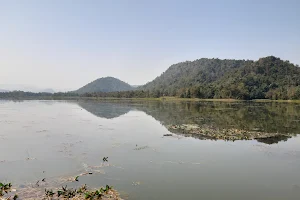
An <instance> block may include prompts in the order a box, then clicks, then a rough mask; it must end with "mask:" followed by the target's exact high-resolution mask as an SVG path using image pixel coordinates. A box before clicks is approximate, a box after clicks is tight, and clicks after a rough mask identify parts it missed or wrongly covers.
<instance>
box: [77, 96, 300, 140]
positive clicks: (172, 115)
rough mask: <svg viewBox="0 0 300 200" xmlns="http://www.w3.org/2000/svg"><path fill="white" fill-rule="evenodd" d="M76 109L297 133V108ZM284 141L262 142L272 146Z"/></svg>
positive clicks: (89, 104)
mask: <svg viewBox="0 0 300 200" xmlns="http://www.w3.org/2000/svg"><path fill="white" fill-rule="evenodd" d="M78 105H79V106H81V107H82V108H84V109H85V110H87V111H89V112H91V113H92V114H94V115H96V116H98V117H104V118H108V119H111V118H115V117H118V116H120V115H123V114H125V113H127V112H129V111H130V110H133V109H134V110H141V111H144V112H145V113H147V114H148V115H151V116H152V117H154V118H155V119H156V120H158V121H160V122H161V123H162V124H163V125H169V124H199V125H204V124H205V125H211V126H215V127H218V128H220V129H223V128H224V129H226V128H236V129H241V130H246V131H253V130H254V131H255V130H257V131H260V132H269V133H276V132H279V133H295V134H297V133H299V132H300V126H298V123H299V119H300V105H298V104H286V103H254V102H238V103H236V102H235V103H225V102H162V101H138V102H134V101H128V102H122V101H117V102H97V101H79V102H78ZM282 140H286V138H272V139H264V140H261V142H265V143H274V142H278V141H282Z"/></svg>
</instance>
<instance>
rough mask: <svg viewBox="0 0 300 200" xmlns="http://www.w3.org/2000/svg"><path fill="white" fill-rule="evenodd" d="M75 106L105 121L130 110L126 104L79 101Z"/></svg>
mask: <svg viewBox="0 0 300 200" xmlns="http://www.w3.org/2000/svg"><path fill="white" fill-rule="evenodd" d="M77 104H78V105H79V106H80V107H82V108H83V109H85V110H86V111H88V112H90V113H92V114H93V115H95V116H97V117H101V118H106V119H112V118H116V117H119V116H121V115H124V114H126V113H128V112H129V111H130V110H131V107H130V106H129V105H128V104H123V103H108V102H97V101H79V102H77Z"/></svg>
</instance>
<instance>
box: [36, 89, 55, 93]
mask: <svg viewBox="0 0 300 200" xmlns="http://www.w3.org/2000/svg"><path fill="white" fill-rule="evenodd" d="M39 92H45V93H52V94H53V93H55V91H54V90H53V89H51V88H46V89H42V90H40V91H39Z"/></svg>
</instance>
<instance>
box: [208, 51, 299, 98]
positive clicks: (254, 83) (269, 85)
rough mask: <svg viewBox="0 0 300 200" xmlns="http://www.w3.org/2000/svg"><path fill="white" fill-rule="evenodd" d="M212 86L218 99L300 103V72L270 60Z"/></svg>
mask: <svg viewBox="0 0 300 200" xmlns="http://www.w3.org/2000/svg"><path fill="white" fill-rule="evenodd" d="M213 86H214V87H215V91H216V93H215V95H216V96H217V97H219V98H228V97H229V98H230V97H231V98H237V99H264V98H266V99H300V68H299V66H298V65H294V64H292V63H290V62H289V61H283V60H280V59H279V58H276V57H274V56H269V57H265V58H261V59H259V60H258V61H256V62H253V63H248V64H247V65H246V66H244V67H242V68H240V69H237V70H233V71H230V72H228V73H227V74H226V75H225V76H224V77H222V78H221V79H220V80H218V81H217V82H215V83H214V84H213Z"/></svg>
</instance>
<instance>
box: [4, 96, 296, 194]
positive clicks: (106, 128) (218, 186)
mask: <svg viewBox="0 0 300 200" xmlns="http://www.w3.org/2000/svg"><path fill="white" fill-rule="evenodd" d="M299 122H300V107H299V105H298V104H283V103H282V104H276V103H214V102H201V103H187V102H181V103H180V102H179V103H170V102H169V103H166V102H165V103H164V102H141V101H139V102H95V101H70V102H66V101H20V102H13V101H0V181H10V182H12V183H13V185H16V186H18V185H20V186H22V185H28V184H34V183H36V181H37V180H41V179H42V178H45V177H46V180H47V181H48V182H49V183H46V184H49V185H47V187H50V186H51V183H56V184H60V183H62V182H61V180H64V179H67V178H68V177H75V176H76V175H78V174H80V173H84V172H89V171H93V172H94V173H93V175H87V176H81V177H80V181H79V183H70V185H71V186H73V187H76V186H79V185H81V184H83V183H87V184H88V185H89V186H95V187H98V186H102V185H106V184H109V185H113V186H114V188H115V189H117V190H118V191H119V192H120V193H121V194H122V196H123V197H124V198H126V199H133V200H137V199H139V200H152V199H153V200H154V199H163V200H168V199H172V200H179V199H180V200H182V199H204V200H209V199H211V200H219V199H223V200H235V199H236V200H238V199H243V200H248V199H249V200H254V199H256V200H268V199H270V200H271V199H272V200H276V199H280V200H281V199H297V200H298V199H300V137H298V136H297V134H298V133H300V123H299ZM183 123H190V124H195V123H197V124H210V125H213V126H216V127H221V128H228V127H231V128H237V129H244V130H259V131H268V132H285V133H293V134H294V135H295V136H294V137H293V138H290V139H282V140H281V139H278V140H275V141H255V140H253V141H235V142H225V141H211V140H200V139H197V138H193V137H184V136H182V135H174V136H173V137H163V135H164V134H168V133H170V132H169V131H168V130H167V129H166V127H165V125H169V124H183ZM104 156H108V160H109V162H108V163H106V164H105V165H104V164H103V161H102V158H103V157H104ZM97 166H100V167H97ZM43 171H44V172H43ZM59 180H60V181H59ZM40 187H41V190H42V188H43V186H40Z"/></svg>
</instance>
